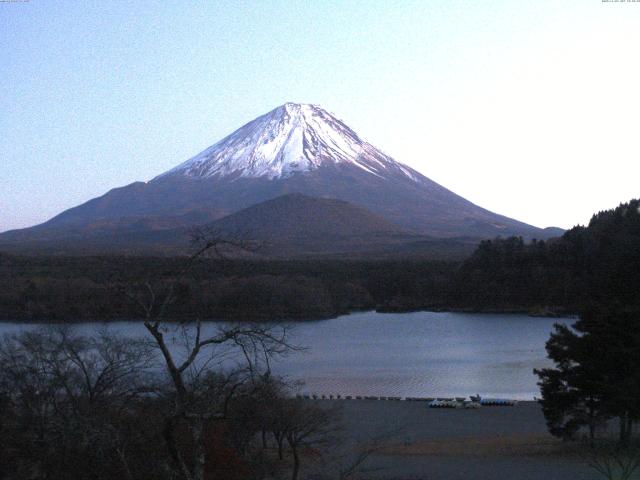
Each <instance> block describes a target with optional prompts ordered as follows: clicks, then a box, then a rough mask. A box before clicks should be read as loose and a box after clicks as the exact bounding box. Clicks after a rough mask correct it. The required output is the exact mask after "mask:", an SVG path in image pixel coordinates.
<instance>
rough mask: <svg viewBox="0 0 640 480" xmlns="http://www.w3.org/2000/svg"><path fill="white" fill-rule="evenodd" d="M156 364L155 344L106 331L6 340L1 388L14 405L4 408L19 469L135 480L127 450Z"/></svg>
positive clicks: (61, 331) (1, 350)
mask: <svg viewBox="0 0 640 480" xmlns="http://www.w3.org/2000/svg"><path fill="white" fill-rule="evenodd" d="M149 365H150V352H149V351H148V349H146V348H144V346H142V345H139V344H136V342H133V341H131V340H130V339H124V338H122V337H117V336H113V335H110V334H108V332H106V331H101V332H98V334H97V335H95V336H93V337H84V336H80V335H77V334H76V333H74V332H73V330H72V329H70V328H56V329H43V330H39V331H31V332H25V333H22V334H20V335H14V336H9V337H5V338H4V339H3V340H2V342H0V389H1V390H2V391H4V393H5V394H4V395H3V397H4V399H5V401H6V403H7V404H6V406H5V408H4V409H3V411H2V412H1V413H2V415H3V417H4V418H3V422H6V423H5V425H7V426H10V427H11V432H12V433H11V440H10V443H11V445H10V450H12V451H14V452H17V454H16V456H15V458H14V460H15V462H13V463H14V468H15V469H17V470H16V473H17V474H18V475H19V476H27V477H33V478H38V476H43V477H46V478H67V477H69V478H70V477H73V476H74V475H76V476H77V475H81V474H84V475H90V476H94V477H95V478H104V477H100V476H99V475H107V476H108V475H109V474H111V475H121V476H124V477H125V478H129V479H133V478H134V474H133V473H132V468H131V463H130V462H131V457H130V455H129V453H130V452H128V451H127V450H126V448H125V445H126V444H127V443H130V442H131V441H132V439H131V436H130V435H128V434H124V433H125V432H123V426H124V425H126V424H127V423H130V421H131V420H132V419H134V418H135V417H134V416H133V415H132V405H133V404H134V403H135V402H136V400H137V399H138V398H140V397H141V396H144V395H145V394H146V391H147V389H146V387H145V385H146V383H145V382H146V380H145V379H144V378H143V377H144V376H145V372H146V369H147V368H148V366H149ZM7 411H9V412H10V413H8V412H7ZM7 420H9V421H7ZM134 463H135V462H134ZM118 465H119V467H118ZM25 469H27V471H25ZM144 470H146V471H147V473H148V472H149V471H150V468H149V465H146V466H145V468H144ZM151 470H152V468H151ZM97 472H101V473H97Z"/></svg>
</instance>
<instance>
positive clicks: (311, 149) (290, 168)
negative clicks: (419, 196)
mask: <svg viewBox="0 0 640 480" xmlns="http://www.w3.org/2000/svg"><path fill="white" fill-rule="evenodd" d="M327 163H328V164H338V163H348V164H351V165H353V166H356V167H358V168H360V169H362V170H365V171H366V172H368V173H370V174H373V175H377V176H382V177H384V176H385V172H388V171H389V169H391V170H392V171H393V172H394V173H404V175H406V176H408V177H409V178H412V179H415V178H417V177H416V176H415V175H414V173H412V171H411V169H410V168H408V167H406V166H404V165H402V164H400V163H399V162H396V161H395V160H393V159H391V158H390V157H388V156H387V155H385V154H384V153H382V152H380V151H379V150H378V149H376V148H375V147H373V146H372V145H371V144H369V143H367V142H365V141H364V140H362V139H361V138H360V137H359V136H358V135H357V134H356V133H355V132H354V131H353V130H351V129H350V128H349V127H348V126H347V125H345V124H344V123H343V122H342V121H341V120H339V119H338V118H336V117H335V116H334V115H332V114H331V113H329V112H327V111H326V110H324V109H323V108H321V107H319V106H318V105H310V104H299V103H285V104H284V105H281V106H279V107H278V108H276V109H274V110H272V111H270V112H268V113H266V114H264V115H262V116H260V117H258V118H256V119H255V120H253V121H251V122H249V123H247V124H246V125H244V126H243V127H240V128H239V129H238V130H236V131H235V132H233V133H232V134H231V135H229V136H227V137H225V138H223V139H222V140H220V141H219V142H217V143H216V144H214V145H212V146H211V147H209V148H207V149H206V150H204V151H203V152H201V153H199V154H198V155H196V156H195V157H193V158H191V159H189V160H187V161H186V162H184V163H182V164H180V165H178V166H177V167H175V168H173V169H172V170H169V171H168V172H166V173H164V174H162V175H161V177H162V176H165V175H176V174H178V175H185V176H188V177H194V178H209V177H213V176H229V175H233V176H241V177H267V178H282V177H287V176H289V175H291V174H292V173H294V172H309V171H311V170H315V169H317V168H319V167H320V166H321V165H323V164H327Z"/></svg>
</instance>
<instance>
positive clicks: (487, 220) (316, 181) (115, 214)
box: [0, 103, 556, 244]
mask: <svg viewBox="0 0 640 480" xmlns="http://www.w3.org/2000/svg"><path fill="white" fill-rule="evenodd" d="M289 193H302V194H304V195H307V196H314V197H321V198H333V199H340V200H344V201H347V202H350V203H353V204H355V205H359V206H362V207H364V208H366V209H368V210H370V211H371V212H373V213H374V214H377V215H380V216H382V217H384V218H386V219H387V220H388V221H390V222H392V223H393V224H396V225H398V226H399V227H401V228H402V229H404V230H406V231H410V232H413V233H417V234H421V235H429V236H434V237H442V238H447V237H462V236H464V237H474V238H488V237H495V236H498V235H501V236H508V235H521V236H523V237H525V238H533V237H536V238H547V237H549V236H551V235H555V234H556V231H555V230H543V229H539V228H536V227H533V226H531V225H527V224H525V223H522V222H519V221H517V220H513V219H510V218H507V217H504V216H502V215H498V214H495V213H493V212H490V211H488V210H485V209H483V208H481V207H479V206H477V205H475V204H473V203H471V202H469V201H468V200H466V199H464V198H462V197H460V196H459V195H456V194H454V193H453V192H451V191H449V190H447V189H446V188H444V187H442V186H440V185H438V184H437V183H435V182H433V181H432V180H430V179H428V178H427V177H425V176H423V175H421V174H420V173H418V172H417V171H415V170H413V169H412V168H410V167H408V166H406V165H404V164H402V163H399V162H397V161H395V160H394V159H392V158H391V157H389V156H387V155H385V154H384V153H382V152H381V151H380V150H378V149H376V148H375V147H374V146H372V145H371V144H369V143H368V142H366V141H364V140H363V139H361V138H360V137H359V136H358V135H357V134H356V133H355V132H354V131H353V130H352V129H350V128H349V127H348V126H347V125H346V124H344V123H343V122H342V121H340V120H338V119H337V118H336V117H335V116H333V115H332V114H330V113H328V112H327V111H326V110H323V109H322V108H320V107H318V106H314V105H300V104H293V103H288V104H285V105H282V106H280V107H278V108H276V109H274V110H273V111H271V112H269V113H267V114H265V115H262V116H260V117H258V118H256V119H255V120H253V121H251V122H249V123H248V124H246V125H244V126H243V127H241V128H240V129H238V130H237V131H235V132H233V133H232V134H231V135H229V136H227V137H225V138H224V139H222V140H221V141H219V142H217V143H215V144H214V145H212V146H211V147H209V148H207V149H206V150H204V151H203V152H201V153H199V154H198V155H196V156H195V157H193V158H191V159H189V160H187V161H186V162H184V163H182V164H180V165H178V166H177V167H175V168H173V169H171V170H169V171H167V172H165V173H163V174H161V175H159V176H157V177H156V178H154V179H153V180H151V181H149V182H146V183H144V182H136V183H133V184H130V185H128V186H125V187H121V188H116V189H114V190H111V191H110V192H108V193H106V194H105V195H103V196H101V197H98V198H95V199H93V200H90V201H89V202H86V203H84V204H82V205H80V206H78V207H75V208H72V209H69V210H67V211H65V212H62V213H61V214H59V215H57V216H56V217H54V218H52V219H51V220H49V221H48V222H46V223H44V224H42V225H39V226H37V227H34V228H31V229H25V230H22V231H21V232H10V233H9V234H3V235H0V244H1V243H2V242H6V241H7V240H8V239H15V238H17V237H16V235H18V236H19V237H20V238H23V239H29V238H31V239H33V238H40V239H42V238H44V239H48V238H50V237H51V235H52V232H63V231H64V230H65V229H68V230H69V231H74V232H77V233H78V235H82V231H83V230H87V229H89V226H90V225H94V224H96V222H98V223H109V222H116V223H117V222H122V219H124V218H130V217H135V218H160V217H170V218H175V217H181V218H189V217H193V218H194V221H193V224H198V223H202V221H200V220H197V219H195V217H198V215H194V214H193V212H198V211H203V210H204V211H207V212H210V213H209V215H210V216H209V218H208V219H211V218H221V217H223V216H225V215H229V214H231V213H234V212H237V211H239V210H241V209H244V208H247V207H249V206H251V205H255V204H258V203H261V202H264V201H265V200H269V199H272V198H275V197H279V196H282V195H286V194H289ZM150 221H151V222H152V223H157V222H156V221H154V220H150ZM160 223H162V222H160Z"/></svg>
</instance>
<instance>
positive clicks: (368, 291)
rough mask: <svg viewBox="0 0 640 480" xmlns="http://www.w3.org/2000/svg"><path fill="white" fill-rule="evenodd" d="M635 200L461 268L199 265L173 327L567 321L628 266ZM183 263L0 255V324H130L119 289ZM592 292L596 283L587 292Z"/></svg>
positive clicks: (632, 268) (345, 263)
mask: <svg viewBox="0 0 640 480" xmlns="http://www.w3.org/2000/svg"><path fill="white" fill-rule="evenodd" d="M638 208H640V202H639V201H638V200H634V201H632V202H629V203H627V204H623V205H620V206H619V207H618V208H616V209H615V210H610V211H605V212H600V213H598V214H596V215H594V216H593V218H592V219H591V221H590V223H589V225H588V226H586V227H575V228H573V229H571V230H569V231H567V232H566V233H565V234H564V235H563V236H562V237H560V238H556V239H551V240H548V241H536V240H534V241H532V242H530V243H525V242H524V241H523V240H522V239H521V238H516V237H511V238H504V239H503V238H498V239H495V240H486V241H483V242H481V243H480V245H479V246H478V248H477V249H476V251H475V252H474V253H473V254H472V255H471V256H470V257H469V258H468V259H467V260H465V261H463V262H454V261H437V260H425V259H411V258H407V259H403V260H312V259H309V260H291V261H286V260H280V261H267V260H224V259H207V258H202V259H198V261H197V262H196V263H195V264H194V265H193V268H191V269H190V271H189V275H188V276H185V277H184V278H181V279H180V282H179V285H178V289H177V290H178V291H177V294H176V301H175V302H174V304H173V305H172V306H171V312H170V313H171V315H172V316H173V317H175V318H176V319H178V318H188V317H198V318H203V319H249V320H276V319H277V320H282V319H312V318H328V317H332V316H335V315H339V314H342V313H347V312H350V311H356V310H370V309H376V310H379V311H409V310H422V309H431V310H461V311H493V312H523V313H530V314H536V315H564V314H572V313H579V311H580V308H581V306H582V305H584V303H585V302H586V301H588V300H589V299H592V298H595V297H597V296H598V295H603V294H604V293H602V292H610V291H612V290H614V291H620V292H624V291H627V289H626V285H622V284H621V285H612V284H607V285H606V288H604V287H603V285H600V284H598V283H597V282H595V283H594V282H593V281H591V280H590V279H593V278H599V277H601V278H614V277H611V276H607V275H606V272H608V271H611V269H614V270H615V271H616V272H617V275H616V276H615V279H617V280H615V279H614V280H610V282H626V280H620V279H627V278H635V277H634V275H636V272H637V271H638V268H637V267H638V265H640V227H639V225H638V223H639V222H638ZM185 262H186V257H175V258H155V257H141V256H137V257H133V256H132V257H127V256H96V257H57V256H51V257H45V256H15V255H9V254H0V318H2V319H7V320H28V321H38V320H47V321H74V320H90V319H95V320H113V319H133V318H137V317H138V315H139V310H138V309H137V307H136V305H135V304H134V302H132V301H131V300H130V298H129V296H128V295H127V294H126V293H127V291H132V290H135V289H140V288H144V286H145V285H146V284H153V285H156V286H157V288H162V287H163V286H165V287H166V286H168V285H170V284H172V283H174V281H175V280H176V276H177V274H178V272H180V271H181V269H182V268H183V266H184V264H185ZM594 285H597V286H596V287H594Z"/></svg>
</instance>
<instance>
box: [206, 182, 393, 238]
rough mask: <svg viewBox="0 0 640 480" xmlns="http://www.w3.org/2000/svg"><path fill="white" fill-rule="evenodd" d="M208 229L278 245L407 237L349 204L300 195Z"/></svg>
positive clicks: (242, 213) (236, 215) (268, 203)
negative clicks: (381, 235)
mask: <svg viewBox="0 0 640 480" xmlns="http://www.w3.org/2000/svg"><path fill="white" fill-rule="evenodd" d="M208 228H210V229H211V230H213V231H216V232H220V233H223V234H224V235H226V236H238V237H240V238H249V239H257V240H278V241H282V240H286V241H297V240H302V239H323V238H327V239H328V238H334V237H352V236H356V235H374V234H400V233H405V232H402V230H401V229H400V228H399V227H398V226H396V225H394V224H392V223H391V222H389V221H388V220H386V219H384V218H383V217H381V216H379V215H375V214H373V213H371V212H369V211H368V210H366V209H364V208H362V207H358V206H356V205H353V204H351V203H349V202H345V201H343V200H334V199H320V198H314V197H309V196H306V195H302V194H299V193H291V194H288V195H283V196H281V197H277V198H275V199H272V200H267V201H266V202H263V203H260V204H258V205H254V206H251V207H249V208H246V209H244V210H241V211H239V212H237V213H234V214H232V215H229V216H227V217H225V218H222V219H220V220H218V221H216V222H213V223H212V224H210V225H208Z"/></svg>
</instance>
